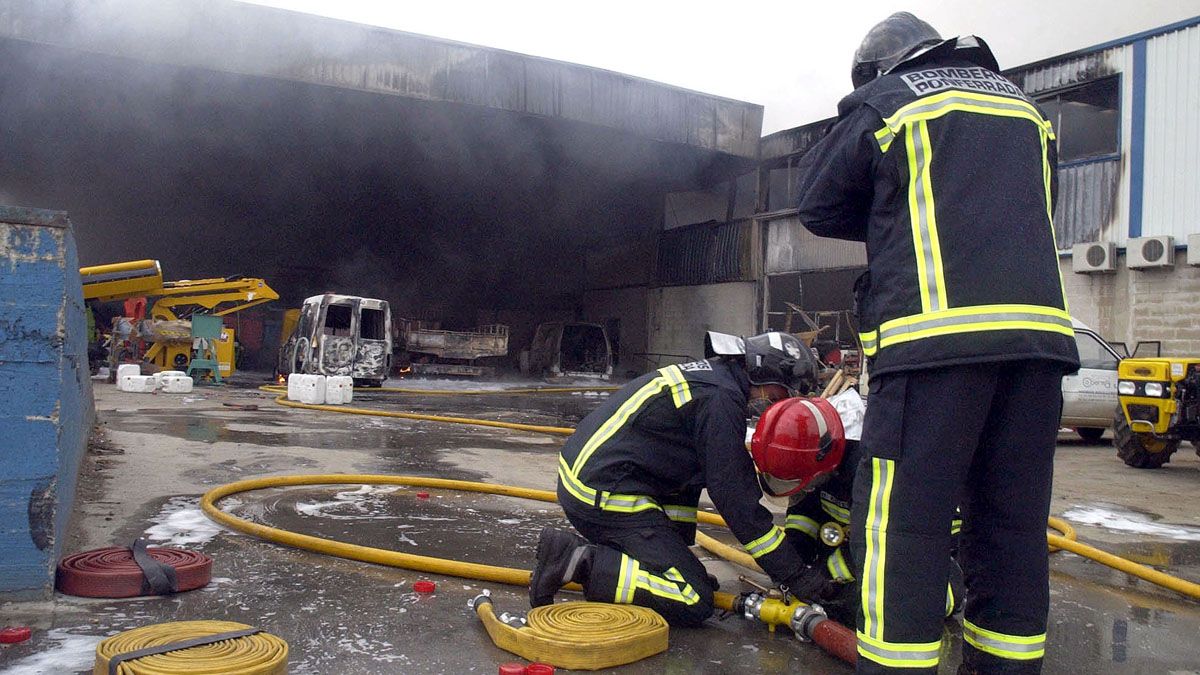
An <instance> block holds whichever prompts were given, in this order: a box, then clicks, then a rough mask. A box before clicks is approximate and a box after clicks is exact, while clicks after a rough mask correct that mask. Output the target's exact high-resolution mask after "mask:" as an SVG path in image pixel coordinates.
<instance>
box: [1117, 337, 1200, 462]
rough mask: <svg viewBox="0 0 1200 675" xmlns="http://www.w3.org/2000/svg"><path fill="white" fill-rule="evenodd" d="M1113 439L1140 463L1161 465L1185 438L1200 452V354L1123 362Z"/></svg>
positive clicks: (1121, 451) (1128, 459)
mask: <svg viewBox="0 0 1200 675" xmlns="http://www.w3.org/2000/svg"><path fill="white" fill-rule="evenodd" d="M1117 400H1118V402H1119V403H1120V405H1119V406H1118V407H1117V411H1116V414H1115V416H1114V418H1113V445H1115V446H1116V448H1117V456H1118V457H1120V458H1121V459H1122V460H1124V461H1125V463H1126V464H1128V465H1129V466H1132V467H1136V468H1138V469H1157V468H1158V467H1160V466H1162V465H1163V464H1166V463H1167V462H1168V461H1169V460H1170V459H1171V454H1172V453H1174V452H1175V451H1176V450H1178V449H1179V443H1180V441H1190V442H1191V443H1192V445H1193V446H1194V447H1196V448H1197V451H1198V453H1200V358H1194V359H1183V358H1131V359H1125V360H1123V361H1121V363H1120V365H1119V366H1118V367H1117Z"/></svg>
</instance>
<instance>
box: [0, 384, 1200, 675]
mask: <svg viewBox="0 0 1200 675" xmlns="http://www.w3.org/2000/svg"><path fill="white" fill-rule="evenodd" d="M414 386H421V384H417V385H414ZM424 386H437V385H436V383H434V384H432V385H431V384H425V385H424ZM459 386H462V385H459ZM270 398H271V397H270V396H268V395H266V394H263V393H261V392H257V391H255V390H253V389H246V388H236V387H226V388H223V389H206V390H197V392H196V394H195V395H193V396H190V397H186V398H184V397H170V396H163V395H159V396H148V395H135V394H122V393H120V392H116V391H115V390H113V389H112V388H111V387H110V386H108V385H98V386H97V405H98V408H99V410H100V419H101V420H102V422H103V423H104V430H105V440H104V442H102V443H101V444H99V445H98V446H97V447H96V448H94V452H92V453H90V454H89V456H88V459H87V462H86V465H85V467H84V469H83V472H84V473H83V477H82V480H81V488H80V495H79V505H78V509H77V511H78V514H77V518H76V523H75V525H74V529H73V532H72V535H71V538H70V541H69V542H68V546H67V550H68V551H76V550H82V549H85V548H94V547H98V546H103V545H110V544H112V543H124V542H130V541H132V540H133V539H134V538H136V537H138V536H146V537H148V538H149V539H151V540H152V541H153V542H156V543H159V544H161V545H178V546H184V547H187V548H191V549H194V550H197V551H201V552H203V553H206V554H207V555H210V556H212V557H213V559H214V560H215V563H214V568H213V577H214V578H213V582H212V583H211V584H210V585H209V586H208V587H206V588H204V589H201V590H198V591H193V592H190V593H185V594H181V595H178V596H174V597H168V598H137V599H129V600H90V599H83V598H71V597H67V596H61V595H60V596H57V597H56V598H55V600H54V601H53V602H51V603H40V604H38V603H22V604H10V605H4V606H0V623H3V624H12V623H23V624H27V625H31V626H32V627H33V628H34V637H33V639H32V640H30V641H29V642H27V643H25V644H21V645H15V646H5V647H0V673H39V672H45V673H73V672H90V671H91V667H92V662H93V658H94V657H93V651H92V650H94V647H95V644H96V642H97V641H98V640H99V639H101V638H102V637H104V636H106V635H111V634H114V633H116V632H119V631H122V630H127V629H130V628H134V627H137V626H141V625H146V624H149V623H157V622H163V621H177V620H187V619H200V618H204V619H225V620H233V621H241V622H244V623H249V624H252V625H255V626H257V627H260V628H262V629H263V630H266V631H268V632H271V633H274V634H276V635H279V636H281V637H283V638H284V639H286V640H287V641H288V643H289V645H290V659H289V672H293V673H465V672H478V673H494V672H496V667H497V664H499V663H503V662H506V661H511V660H517V659H516V658H515V657H513V656H512V655H510V654H507V653H506V652H503V651H501V650H499V649H497V648H496V647H494V646H493V645H492V644H491V642H490V640H489V639H488V638H487V635H486V633H485V632H484V630H483V628H482V626H481V625H480V624H479V622H478V619H477V618H475V616H474V614H473V613H472V612H471V611H470V610H468V609H467V606H466V603H467V601H468V600H469V599H470V598H471V597H473V596H474V595H476V594H477V593H479V592H480V591H481V590H482V589H483V588H484V587H485V586H486V587H487V588H489V589H490V590H491V591H492V593H493V595H494V597H495V602H496V607H497V609H498V610H500V611H509V612H522V611H525V610H526V609H527V608H528V602H527V600H526V597H525V593H524V590H523V589H516V588H509V587H504V586H498V585H496V584H482V583H480V582H476V581H471V580H463V579H455V578H450V577H440V576H436V575H428V574H419V573H414V572H410V571H407V570H400V569H393V568H387V567H381V566H377V565H370V564H365V563H359V562H354V561H348V560H341V559H337V558H331V557H326V556H320V555H317V554H313V553H308V552H305V551H299V550H295V549H289V548H285V547H282V546H278V545H274V544H270V543H267V542H264V541H260V540H258V539H255V538H253V537H249V536H246V535H242V534H237V533H233V532H229V531H226V530H223V529H222V528H220V527H218V526H216V525H215V524H213V523H211V522H210V521H208V520H207V519H206V518H205V517H204V516H203V515H202V514H201V513H200V512H199V509H198V499H199V495H200V494H202V493H203V492H204V491H205V490H207V489H209V488H211V487H213V486H216V485H220V484H223V483H227V482H230V481H234V480H241V479H245V478H251V477H258V476H263V475H271V474H275V475H283V474H290V473H337V472H342V473H383V474H406V475H425V476H437V477H443V478H455V479H465V480H479V481H486V482H492V483H501V484H513V485H521V486H527V487H536V488H543V489H550V488H552V486H553V481H554V467H555V463H554V460H555V457H556V453H557V449H558V447H559V444H560V443H561V438H559V437H553V436H545V435H538V434H531V433H526V432H513V431H498V430H493V429H484V428H478V427H465V426H452V425H442V424H433V423H427V422H419V421H410V420H402V419H389V418H378V417H361V416H354V415H336V414H333V413H323V412H315V411H305V410H296V409H289V408H283V407H280V406H275V405H274V404H272V403H271V401H270ZM600 400H603V397H602V396H597V395H590V396H583V395H579V394H552V395H538V396H514V395H502V396H494V397H493V396H489V397H486V398H484V397H467V396H455V397H443V396H421V395H407V394H406V395H388V394H380V393H369V394H366V395H359V394H356V397H355V405H356V406H362V407H372V408H379V409H388V410H406V411H419V412H430V413H436V414H450V415H459V416H471V417H482V418H486V419H498V420H504V421H511V422H523V423H529V424H541V425H556V426H557V425H563V426H573V425H574V424H575V423H576V422H577V421H578V420H579V419H580V418H581V417H582V416H583V415H585V414H586V413H587V411H589V410H590V409H591V408H592V407H594V406H595V405H596V404H597V403H598V402H599V401H600ZM223 403H255V404H258V405H259V409H258V410H236V409H233V408H229V407H227V406H224V405H222V404H223ZM1105 443H1107V442H1105ZM1057 462H1058V477H1057V481H1056V488H1055V505H1054V511H1055V513H1056V514H1065V516H1066V517H1067V518H1068V520H1070V521H1071V522H1072V523H1073V524H1075V525H1076V527H1077V528H1078V530H1079V535H1080V539H1082V540H1085V541H1088V542H1089V543H1093V544H1095V545H1097V546H1099V547H1101V548H1104V549H1106V550H1109V551H1112V552H1114V553H1119V554H1121V555H1125V556H1127V557H1130V558H1132V559H1135V560H1138V561H1140V562H1143V563H1145V564H1150V565H1154V566H1156V567H1157V568H1159V569H1163V570H1164V571H1168V572H1170V573H1172V574H1176V575H1179V576H1182V577H1184V578H1188V579H1191V580H1200V460H1198V459H1197V457H1196V456H1195V455H1194V454H1192V453H1191V452H1190V451H1184V450H1181V451H1180V452H1179V453H1178V454H1177V455H1176V457H1175V458H1174V459H1173V460H1172V463H1171V464H1169V465H1168V467H1167V468H1166V469H1164V470H1161V471H1136V470H1133V469H1129V468H1127V467H1125V466H1124V465H1122V464H1121V463H1120V461H1119V460H1117V459H1116V458H1115V456H1114V453H1113V451H1112V448H1111V447H1108V446H1106V445H1105V444H1104V443H1102V444H1097V445H1089V444H1086V443H1082V442H1080V441H1078V440H1077V439H1073V438H1071V437H1070V436H1069V435H1067V434H1064V436H1063V439H1062V443H1061V445H1060V448H1059V456H1058V460H1057ZM419 492H420V493H428V496H427V497H422V496H420V495H418V493H419ZM222 506H223V507H224V508H226V509H227V510H229V511H230V512H232V513H235V514H237V515H239V516H241V517H244V518H247V519H249V520H251V521H254V522H260V523H265V524H269V525H273V526H276V527H282V528H285V529H289V530H294V531H297V532H303V533H305V534H310V535H315V536H320V537H327V538H331V539H337V540H341V541H347V542H351V543H357V544H362V545H367V546H374V547H382V548H388V549H392V550H398V551H402V552H408V553H418V554H421V555H427V556H437V557H446V558H453V559H456V560H464V561H469V562H481V563H488V564H494V565H502V566H511V567H520V568H528V567H529V566H530V565H531V563H532V558H533V555H532V551H533V547H534V542H535V541H536V537H537V533H538V531H539V530H540V529H541V527H542V526H544V525H546V524H562V523H564V522H565V521H563V519H562V517H561V514H560V512H559V511H558V510H557V508H556V507H555V506H554V505H552V504H546V503H542V502H535V501H528V500H520V499H515V498H511V497H501V496H494V495H482V494H474V493H464V492H456V491H449V490H437V489H428V488H421V489H419V490H418V489H415V488H410V487H406V486H359V485H342V486H315V487H296V488H286V489H270V490H261V491H258V492H254V493H249V494H242V495H236V496H234V497H231V498H229V499H227V500H225V501H224V502H222ZM722 536H724V537H727V535H722ZM701 557H702V558H704V559H705V560H706V563H707V564H708V565H709V567H710V570H711V571H713V572H714V573H715V574H716V575H717V576H718V577H719V578H720V579H721V582H722V585H723V590H727V591H733V592H736V591H738V590H740V588H739V585H738V582H737V580H736V577H737V574H738V570H737V569H736V568H734V567H733V566H731V565H729V564H727V563H725V562H723V561H717V560H712V559H711V557H709V556H707V555H705V554H703V553H701ZM1051 569H1052V574H1053V578H1052V580H1051V586H1052V608H1051V617H1050V618H1051V625H1050V628H1049V644H1048V647H1047V655H1046V665H1045V669H1044V670H1045V672H1048V673H1198V672H1200V640H1198V639H1197V638H1200V602H1196V601H1189V600H1184V599H1181V598H1180V597H1179V596H1176V595H1175V594H1173V593H1171V592H1169V591H1165V590H1161V589H1158V588H1156V587H1153V586H1151V585H1149V584H1147V583H1146V582H1142V581H1138V580H1136V579H1133V578H1132V577H1129V576H1127V575H1125V574H1122V573H1119V572H1116V571H1113V570H1110V569H1109V568H1106V567H1102V566H1100V565H1098V564H1096V563H1093V562H1090V561H1087V560H1083V559H1081V558H1079V557H1077V556H1074V555H1072V554H1068V553H1062V552H1060V553H1056V554H1054V555H1053V557H1052V562H1051ZM421 579H430V580H433V581H435V582H437V591H436V592H435V593H433V594H432V595H421V594H417V593H415V592H413V590H412V585H413V582H415V581H417V580H421ZM562 597H563V598H566V597H569V596H567V595H566V594H564V595H563V596H562ZM947 631H948V633H949V634H950V639H949V640H947V642H946V645H947V646H946V652H945V658H943V671H944V672H953V666H954V664H956V663H957V660H958V650H959V645H960V642H961V639H960V637H959V635H958V634H959V628H958V626H957V624H955V623H953V622H951V623H948V624H947ZM611 672H620V673H639V674H640V673H726V672H739V673H742V672H744V673H785V672H814V673H836V672H850V669H849V668H848V667H845V666H843V665H842V664H840V663H839V662H837V661H836V660H834V659H832V658H830V657H828V656H826V655H824V654H823V653H822V652H821V651H820V650H819V649H817V648H815V647H813V646H812V645H807V644H802V643H799V642H797V641H796V640H795V639H794V638H792V637H791V636H790V635H789V634H788V633H787V632H786V631H780V632H779V633H778V634H775V635H771V634H769V633H768V632H767V631H766V629H765V628H764V627H762V626H761V625H756V624H751V623H749V622H747V621H745V620H742V619H740V618H737V617H731V618H726V619H724V620H717V619H713V620H710V621H709V622H708V624H707V625H706V626H705V627H703V628H698V629H672V631H671V647H670V649H669V650H668V652H667V653H665V654H662V655H659V656H655V657H652V658H650V659H647V660H645V661H642V662H639V663H636V664H632V665H629V666H625V667H622V668H618V669H615V670H613V671H611Z"/></svg>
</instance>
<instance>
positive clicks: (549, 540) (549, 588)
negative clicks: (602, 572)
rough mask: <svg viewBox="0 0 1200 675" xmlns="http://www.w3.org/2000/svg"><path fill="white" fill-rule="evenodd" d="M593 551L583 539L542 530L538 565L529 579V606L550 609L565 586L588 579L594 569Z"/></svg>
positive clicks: (558, 531) (551, 530) (538, 550)
mask: <svg viewBox="0 0 1200 675" xmlns="http://www.w3.org/2000/svg"><path fill="white" fill-rule="evenodd" d="M592 550H593V547H592V546H591V545H589V544H588V541H587V539H584V538H583V537H580V536H578V535H575V534H571V533H570V532H563V531H562V530H556V529H554V528H553V527H544V528H542V533H541V535H539V536H538V546H537V564H536V565H535V566H534V568H533V576H532V577H531V578H530V579H529V605H530V606H531V607H541V606H542V605H549V604H550V603H552V602H554V594H555V593H557V592H558V589H560V588H562V585H563V584H565V583H567V582H569V581H575V582H582V581H584V580H585V579H587V577H588V573H589V572H590V571H591V567H592Z"/></svg>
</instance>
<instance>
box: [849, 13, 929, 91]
mask: <svg viewBox="0 0 1200 675" xmlns="http://www.w3.org/2000/svg"><path fill="white" fill-rule="evenodd" d="M941 41H942V36H941V35H938V32H937V31H936V30H934V29H933V26H930V25H929V24H927V23H925V22H924V21H922V20H920V19H918V18H917V17H915V16H913V15H912V14H910V13H908V12H896V13H895V14H893V15H891V16H889V17H888V18H886V19H884V20H883V21H880V22H879V23H877V24H875V27H874V28H872V29H871V30H869V31H867V36H866V37H864V38H863V41H862V44H860V45H859V46H858V51H856V52H854V65H853V66H852V67H851V69H850V79H851V81H853V82H854V88H855V89H858V88H859V87H861V86H863V85H864V84H866V83H868V82H870V81H871V80H874V79H875V78H877V77H879V76H880V75H882V74H884V73H886V72H888V71H889V70H891V69H892V68H895V67H896V65H897V64H899V63H900V62H901V61H903V60H905V59H906V58H908V57H910V56H912V55H913V54H914V53H915V52H917V51H919V50H920V49H921V48H922V47H928V46H931V45H935V44H938V43H940V42H941Z"/></svg>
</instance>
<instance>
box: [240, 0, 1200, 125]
mask: <svg viewBox="0 0 1200 675" xmlns="http://www.w3.org/2000/svg"><path fill="white" fill-rule="evenodd" d="M249 1H252V2H255V4H261V5H270V6H273V7H282V8H286V9H292V10H296V11H301V12H307V13H311V14H320V15H323V16H331V17H336V18H339V19H345V20H348V21H356V22H360V23H368V24H374V25H378V26H385V27H388V28H394V29H397V30H404V31H409V32H412V33H422V34H425V35H434V36H437V37H443V38H449V39H452V40H458V41H461V42H470V43H473V44H478V45H485V46H489V47H498V48H501V49H507V50H510V51H515V52H521V53H523V54H532V55H535V56H543V57H547V58H552V59H559V60H562V61H570V62H573V63H580V64H585V65H589V66H595V67H598V68H607V69H609V70H615V71H618V72H621V73H627V74H630V75H636V76H638V77H644V78H648V79H651V80H658V81H660V82H665V83H668V84H673V85H676V86H680V87H686V88H689V89H696V90H698V91H702V92H705V93H709V94H716V95H719V96H726V97H729V98H735V99H739V100H743V101H751V102H753V103H758V104H761V105H763V106H764V107H765V114H764V121H763V132H764V133H771V132H773V131H778V130H780V129H787V128H790V127H794V126H799V125H801V124H805V123H807V122H812V121H815V120H818V119H821V118H824V117H829V116H831V115H833V114H834V113H835V110H836V104H837V101H838V99H839V98H841V97H842V96H844V95H845V94H846V93H847V92H848V91H849V89H850V74H849V73H850V60H851V57H852V56H853V54H854V49H855V48H856V47H857V46H858V43H859V41H860V40H861V39H862V36H863V35H864V34H865V33H866V31H867V29H869V28H870V27H871V26H872V25H874V24H875V23H876V22H878V21H879V20H881V19H883V18H884V17H886V16H887V15H888V14H890V13H892V12H894V11H899V10H908V11H911V12H913V13H915V14H917V16H919V17H921V18H923V19H925V20H926V21H928V22H929V23H931V24H933V26H934V28H937V29H938V31H939V32H941V34H942V35H943V36H945V37H949V36H951V35H961V34H968V33H973V34H975V35H979V36H980V37H982V38H984V39H986V40H987V41H988V43H989V44H990V45H991V46H992V50H993V51H994V52H995V53H996V58H997V59H998V60H999V61H1000V65H1001V67H1003V68H1009V67H1012V66H1017V65H1020V64H1023V63H1029V62H1031V61H1036V60H1039V59H1043V58H1046V57H1049V56H1055V55H1057V54H1062V53H1065V52H1070V51H1074V50H1076V49H1080V48H1083V47H1089V46H1091V45H1094V44H1098V43H1101V42H1107V41H1108V40H1112V39H1114V38H1118V37H1123V36H1126V35H1130V34H1132V33H1137V32H1140V31H1143V30H1147V29H1150V28H1155V27H1158V26H1162V25H1165V24H1168V23H1172V22H1175V21H1179V20H1181V19H1186V18H1189V17H1193V16H1197V15H1200V0H991V1H990V2H970V1H966V0H910V1H909V2H904V3H896V2H880V1H878V0H856V1H851V2H823V3H816V2H807V1H805V0H790V1H786V2H764V1H755V0H750V1H743V2H730V1H729V0H725V1H724V2H709V1H707V0H693V1H691V2H667V1H663V0H641V1H640V2H631V1H629V0H604V1H603V2H580V1H578V0H574V1H572V0H553V1H547V0H491V1H481V0H472V1H459V2H454V1H450V0H443V1H442V2H413V1H412V0H409V1H396V0H337V1H336V2H330V1H329V0H249Z"/></svg>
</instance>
